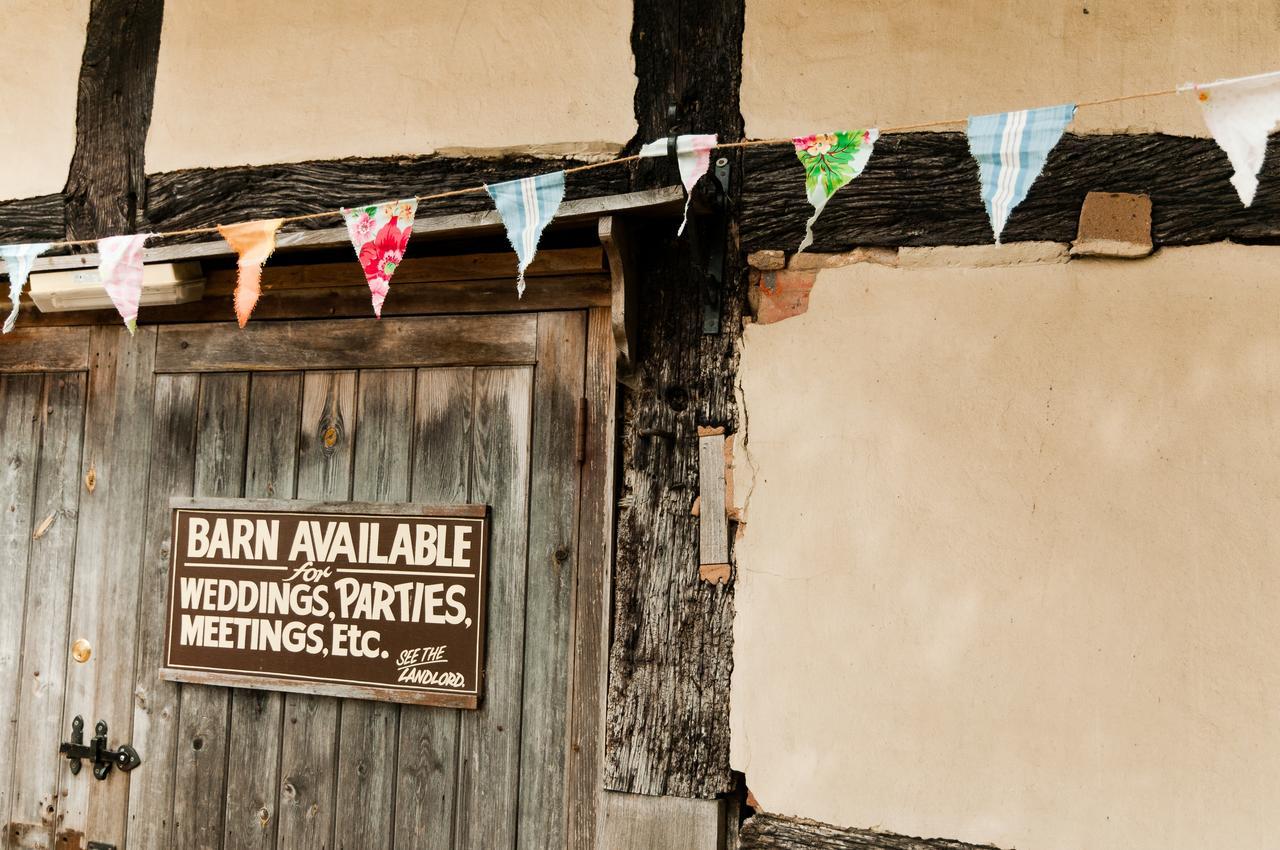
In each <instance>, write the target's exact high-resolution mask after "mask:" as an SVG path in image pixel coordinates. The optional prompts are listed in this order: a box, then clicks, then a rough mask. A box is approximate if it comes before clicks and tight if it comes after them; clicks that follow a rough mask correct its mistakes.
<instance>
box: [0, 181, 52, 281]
mask: <svg viewBox="0 0 1280 850" xmlns="http://www.w3.org/2000/svg"><path fill="white" fill-rule="evenodd" d="M64 208H65V203H64V201H63V197H62V193H61V192H59V193H58V194H56V195H36V196H35V197H31V198H19V199H16V200H12V201H0V242H53V241H56V240H59V239H65V238H66V235H67V221H66V214H65V212H64ZM6 288H7V287H6Z"/></svg>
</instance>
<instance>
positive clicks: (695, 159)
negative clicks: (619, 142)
mask: <svg viewBox="0 0 1280 850" xmlns="http://www.w3.org/2000/svg"><path fill="white" fill-rule="evenodd" d="M715 146H716V137H715V136H714V135H697V136H677V137H676V165H677V166H678V167H679V169H680V182H682V183H684V192H685V198H684V218H683V219H681V220H680V227H679V229H678V230H676V235H677V236H679V235H680V234H682V233H684V226H685V225H686V224H688V222H689V202H690V201H691V200H693V187H694V186H696V185H697V184H698V181H699V180H701V179H702V175H704V174H706V173H707V169H708V168H710V167H711V151H712V149H713V148H715ZM668 153H670V143H669V142H668V141H667V140H666V139H658V140H657V141H653V142H650V143H649V144H647V145H645V146H644V147H642V148H641V149H640V156H643V157H657V156H667V154H668Z"/></svg>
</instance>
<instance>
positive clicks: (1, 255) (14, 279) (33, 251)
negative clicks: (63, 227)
mask: <svg viewBox="0 0 1280 850" xmlns="http://www.w3.org/2000/svg"><path fill="white" fill-rule="evenodd" d="M48 247H49V243H48V242H40V243H33V244H29V245H0V259H2V260H4V266H5V271H7V272H8V273H9V304H10V307H9V315H8V316H7V317H5V320H4V329H3V332H4V333H8V332H9V331H11V330H13V325H14V323H15V322H17V321H18V309H19V307H20V306H21V305H20V304H19V301H20V300H21V298H22V288H23V287H24V286H26V285H27V277H28V275H30V274H31V264H32V263H34V262H35V261H36V257H38V256H40V255H41V254H43V253H44V252H45V251H46V250H47V249H48Z"/></svg>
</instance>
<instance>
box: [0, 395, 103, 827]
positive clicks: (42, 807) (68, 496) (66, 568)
mask: <svg viewBox="0 0 1280 850" xmlns="http://www.w3.org/2000/svg"><path fill="white" fill-rule="evenodd" d="M86 384H87V376H86V375H84V374H83V373H63V374H50V375H47V376H45V379H44V398H43V400H42V401H43V404H42V412H41V418H42V420H43V431H42V434H41V438H40V462H39V466H38V467H37V469H36V499H35V510H34V511H33V512H32V514H31V516H32V521H33V522H34V523H35V529H36V532H39V531H40V529H41V528H43V529H44V530H43V532H41V533H40V536H39V538H38V539H35V540H33V541H32V543H31V561H30V562H31V563H32V564H38V565H39V567H38V568H37V569H34V570H31V571H30V573H29V575H28V577H27V594H26V604H25V609H26V613H27V618H26V624H25V627H24V630H23V637H22V675H21V679H20V681H19V684H20V685H21V696H20V701H19V705H18V726H19V728H20V729H21V730H22V733H21V734H20V735H19V736H18V739H17V746H16V747H15V748H14V751H13V762H12V763H13V776H14V785H13V807H12V814H11V815H10V817H9V820H12V821H19V822H22V823H31V824H40V825H41V827H43V832H42V834H41V835H40V838H41V839H42V840H41V841H32V840H31V839H32V836H27V839H26V841H25V842H24V843H25V844H28V845H30V846H32V847H37V848H40V847H42V845H43V847H42V850H53V847H54V840H53V832H54V829H55V827H56V817H55V815H56V811H57V803H56V800H57V792H58V772H59V767H58V763H57V762H56V761H55V760H53V759H50V758H49V753H51V752H56V751H57V748H58V745H59V744H60V743H62V741H63V740H65V738H64V735H65V730H64V729H62V728H61V727H60V726H59V725H58V724H59V723H60V721H61V719H62V697H63V683H64V682H65V681H66V666H67V661H68V660H69V658H70V654H69V653H68V652H67V650H66V641H67V626H68V622H67V617H68V614H69V609H70V607H71V606H70V603H71V582H72V579H73V576H72V573H71V569H72V566H73V564H74V561H75V545H76V515H77V513H78V507H79V504H80V487H81V485H80V475H79V472H80V446H81V442H82V440H83V437H84V415H85V410H84V403H85V392H86ZM6 407H7V403H6ZM3 440H4V442H3V444H4V445H6V446H8V445H10V439H9V437H8V436H6V437H4V438H3ZM5 492H8V491H7V489H6V491H5ZM36 532H32V534H33V536H34V534H35V533H36Z"/></svg>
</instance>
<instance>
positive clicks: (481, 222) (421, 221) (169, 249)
mask: <svg viewBox="0 0 1280 850" xmlns="http://www.w3.org/2000/svg"><path fill="white" fill-rule="evenodd" d="M683 203H684V190H683V189H682V188H681V187H680V186H666V187H663V188H661V189H647V190H644V191H640V192H627V193H625V194H621V195H605V196H600V197H592V198H582V199H580V200H576V201H565V202H564V204H562V205H561V206H560V212H559V213H558V214H557V215H556V218H555V220H554V221H553V222H552V223H551V225H550V226H549V227H548V229H549V230H555V229H557V228H560V227H564V226H567V225H574V224H582V223H584V222H594V221H595V220H596V219H598V218H599V217H600V216H603V215H609V214H611V213H627V214H628V215H642V216H643V215H669V214H670V215H676V214H679V211H680V209H681V207H682V204H683ZM224 220H226V221H235V220H238V219H237V218H232V217H231V216H227V217H226V218H225V219H224ZM501 232H502V218H501V217H500V216H499V215H498V212H497V210H495V209H493V208H492V204H490V205H489V207H488V208H487V209H484V210H477V211H475V212H466V213H455V214H452V215H443V216H434V217H419V218H418V219H417V220H416V221H414V223H413V234H414V237H415V240H414V241H415V242H421V241H422V240H423V239H458V238H464V237H472V236H485V235H489V234H494V233H501ZM412 244H413V243H411V245H412ZM350 245H351V238H350V236H349V235H348V234H347V229H346V228H345V227H328V228H324V229H320V230H290V231H285V232H282V233H281V234H280V235H279V236H278V237H277V239H276V251H277V253H279V252H288V251H291V250H300V249H310V250H317V249H326V248H349V247H350ZM234 256H235V254H234V252H233V251H232V250H231V248H230V246H228V245H227V243H226V242H224V241H223V240H221V239H211V240H207V241H201V242H193V243H182V244H176V245H162V246H159V247H156V248H148V249H147V250H146V254H145V260H146V262H148V263H161V262H171V261H175V260H206V259H214V258H230V257H234ZM97 264H98V255H97V254H62V255H52V256H43V257H40V258H39V259H37V260H36V261H35V263H34V264H33V266H32V268H33V270H35V271H51V270H56V269H80V268H89V267H93V266H96V265H97Z"/></svg>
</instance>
